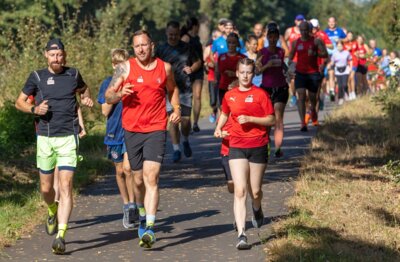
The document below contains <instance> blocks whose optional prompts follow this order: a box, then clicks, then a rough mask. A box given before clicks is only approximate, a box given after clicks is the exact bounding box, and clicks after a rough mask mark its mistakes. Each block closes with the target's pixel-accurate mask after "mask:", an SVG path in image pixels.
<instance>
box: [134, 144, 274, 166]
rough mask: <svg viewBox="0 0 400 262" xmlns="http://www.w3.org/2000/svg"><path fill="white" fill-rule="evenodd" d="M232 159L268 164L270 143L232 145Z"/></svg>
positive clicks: (230, 151) (230, 155)
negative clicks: (256, 145) (254, 145)
mask: <svg viewBox="0 0 400 262" xmlns="http://www.w3.org/2000/svg"><path fill="white" fill-rule="evenodd" d="M128 154H129V153H128ZM232 159H247V160H249V162H251V163H258V164H266V163H267V162H268V145H265V146H260V147H253V148H237V147H230V148H229V160H232Z"/></svg>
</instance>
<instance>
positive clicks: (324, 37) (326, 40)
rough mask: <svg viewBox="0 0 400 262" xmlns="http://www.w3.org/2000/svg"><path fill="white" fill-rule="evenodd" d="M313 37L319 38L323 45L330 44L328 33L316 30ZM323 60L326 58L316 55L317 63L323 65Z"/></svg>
mask: <svg viewBox="0 0 400 262" xmlns="http://www.w3.org/2000/svg"><path fill="white" fill-rule="evenodd" d="M314 37H316V38H319V39H321V40H322V42H324V44H325V45H331V44H332V41H331V39H329V37H328V35H327V34H326V33H325V32H324V31H322V30H318V31H317V32H315V34H314ZM325 60H326V58H322V57H318V65H319V66H321V65H323V64H324V63H325Z"/></svg>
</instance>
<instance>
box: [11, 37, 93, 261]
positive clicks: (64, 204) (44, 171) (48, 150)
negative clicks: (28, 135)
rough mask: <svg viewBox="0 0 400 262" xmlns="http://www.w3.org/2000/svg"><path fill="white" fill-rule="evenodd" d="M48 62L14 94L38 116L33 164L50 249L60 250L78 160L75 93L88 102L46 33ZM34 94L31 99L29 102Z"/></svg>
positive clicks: (55, 41) (76, 76) (86, 93)
mask: <svg viewBox="0 0 400 262" xmlns="http://www.w3.org/2000/svg"><path fill="white" fill-rule="evenodd" d="M44 55H45V57H46V59H47V64H48V67H47V68H45V69H41V70H37V71H33V72H32V73H31V74H30V76H29V78H28V80H27V81H26V83H25V85H24V87H23V89H22V92H21V93H20V95H19V96H18V98H17V100H16V102H15V106H16V108H17V109H18V110H20V111H22V112H25V113H31V114H34V115H36V116H37V117H39V123H38V126H37V156H36V160H37V167H38V168H39V175H40V190H41V192H42V196H43V199H44V201H45V202H46V204H47V205H48V217H47V219H46V232H47V233H48V234H49V235H53V234H55V233H56V232H57V229H58V234H57V236H56V239H55V240H54V242H53V244H52V250H53V252H54V253H55V254H63V253H64V251H65V240H64V238H65V232H66V230H67V224H68V219H69V216H70V214H71V211H72V205H73V199H72V180H73V175H74V171H75V168H76V164H77V158H78V157H77V149H78V137H77V136H78V135H79V133H80V128H79V123H78V115H77V108H78V102H77V100H76V94H77V93H78V94H80V98H81V99H80V100H81V104H82V105H85V106H88V107H92V106H93V101H92V99H91V98H90V92H89V89H88V87H87V85H86V84H85V82H84V81H83V79H82V76H81V74H80V73H79V71H78V70H77V69H76V68H72V67H66V66H65V57H66V53H65V51H64V44H63V43H62V42H61V40H60V39H58V38H54V39H51V40H50V41H49V42H48V43H47V45H46V50H45V53H44ZM31 95H33V96H34V99H35V105H32V104H30V103H29V102H28V97H29V96H31ZM56 165H57V167H58V170H59V190H60V202H59V205H58V207H57V204H56V203H55V192H54V188H53V180H54V169H55V167H56Z"/></svg>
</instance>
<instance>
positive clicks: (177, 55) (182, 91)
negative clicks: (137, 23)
mask: <svg viewBox="0 0 400 262" xmlns="http://www.w3.org/2000/svg"><path fill="white" fill-rule="evenodd" d="M166 35H167V42H166V43H165V44H163V45H161V46H159V47H157V50H156V53H155V55H156V57H158V58H160V59H161V60H163V61H165V62H168V63H170V64H171V66H172V70H173V72H174V76H175V81H176V84H177V85H178V88H179V101H180V105H181V122H180V130H179V124H178V123H177V124H171V125H170V126H169V133H170V136H171V141H172V147H173V149H174V154H173V157H172V160H173V162H174V163H176V162H178V161H179V160H180V159H181V155H182V154H181V149H180V136H181V135H180V134H181V133H182V138H183V142H182V145H183V153H184V154H185V156H186V157H191V156H192V149H191V148H190V144H189V135H190V130H191V123H190V117H191V114H192V95H193V93H192V76H193V74H195V73H196V72H198V70H202V66H203V63H202V60H201V59H200V58H199V57H197V52H195V51H194V49H193V48H191V46H190V45H189V44H187V43H185V42H183V41H181V40H180V29H179V22H177V21H170V22H168V23H167V28H166ZM167 111H168V113H169V114H171V113H172V112H173V110H172V106H171V105H170V104H169V103H167Z"/></svg>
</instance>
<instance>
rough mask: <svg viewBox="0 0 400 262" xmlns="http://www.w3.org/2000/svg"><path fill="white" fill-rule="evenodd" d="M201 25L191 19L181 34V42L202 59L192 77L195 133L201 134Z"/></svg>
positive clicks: (202, 73) (193, 128)
mask: <svg viewBox="0 0 400 262" xmlns="http://www.w3.org/2000/svg"><path fill="white" fill-rule="evenodd" d="M199 28H200V24H199V21H198V20H197V18H194V17H192V18H190V19H188V20H187V21H186V25H185V26H184V27H183V30H182V32H181V34H182V37H181V40H182V41H183V42H186V43H188V44H189V45H190V46H191V47H192V49H194V51H195V52H196V55H197V57H198V58H200V59H201V67H200V69H198V70H197V71H196V72H194V73H193V74H192V75H191V79H192V81H193V84H192V92H193V127H192V130H193V132H200V128H199V124H198V122H199V117H200V111H201V89H202V87H203V79H204V66H203V65H204V60H203V45H202V44H201V42H200V37H199V35H198V34H199Z"/></svg>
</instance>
